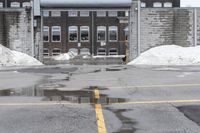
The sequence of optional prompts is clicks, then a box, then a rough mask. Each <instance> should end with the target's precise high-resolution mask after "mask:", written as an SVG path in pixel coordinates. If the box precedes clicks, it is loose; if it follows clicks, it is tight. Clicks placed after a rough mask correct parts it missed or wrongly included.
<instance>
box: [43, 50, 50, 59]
mask: <svg viewBox="0 0 200 133" xmlns="http://www.w3.org/2000/svg"><path fill="white" fill-rule="evenodd" d="M45 50H47V51H48V52H44V51H45ZM49 55H50V53H49V49H48V48H43V56H44V57H46V56H49Z"/></svg>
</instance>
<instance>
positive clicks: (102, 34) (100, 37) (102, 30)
mask: <svg viewBox="0 0 200 133" xmlns="http://www.w3.org/2000/svg"><path fill="white" fill-rule="evenodd" d="M97 41H98V42H102V41H104V42H105V41H106V27H105V26H98V27H97Z"/></svg>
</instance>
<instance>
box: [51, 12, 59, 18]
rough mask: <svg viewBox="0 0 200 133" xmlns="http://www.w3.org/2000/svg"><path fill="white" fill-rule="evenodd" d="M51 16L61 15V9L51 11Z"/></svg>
mask: <svg viewBox="0 0 200 133" xmlns="http://www.w3.org/2000/svg"><path fill="white" fill-rule="evenodd" d="M51 17H61V11H51Z"/></svg>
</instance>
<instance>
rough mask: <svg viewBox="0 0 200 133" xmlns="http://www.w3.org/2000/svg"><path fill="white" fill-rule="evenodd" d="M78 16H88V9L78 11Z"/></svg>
mask: <svg viewBox="0 0 200 133" xmlns="http://www.w3.org/2000/svg"><path fill="white" fill-rule="evenodd" d="M79 13H80V17H89V16H90V11H80V12H79Z"/></svg>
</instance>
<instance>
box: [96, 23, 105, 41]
mask: <svg viewBox="0 0 200 133" xmlns="http://www.w3.org/2000/svg"><path fill="white" fill-rule="evenodd" d="M99 29H100V30H104V31H105V40H99V38H98V31H99ZM106 40H107V32H106V26H97V42H106Z"/></svg>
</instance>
